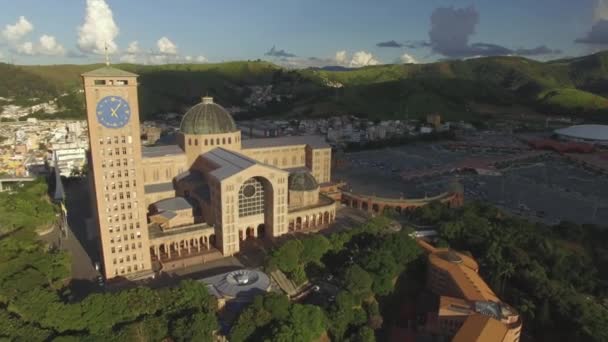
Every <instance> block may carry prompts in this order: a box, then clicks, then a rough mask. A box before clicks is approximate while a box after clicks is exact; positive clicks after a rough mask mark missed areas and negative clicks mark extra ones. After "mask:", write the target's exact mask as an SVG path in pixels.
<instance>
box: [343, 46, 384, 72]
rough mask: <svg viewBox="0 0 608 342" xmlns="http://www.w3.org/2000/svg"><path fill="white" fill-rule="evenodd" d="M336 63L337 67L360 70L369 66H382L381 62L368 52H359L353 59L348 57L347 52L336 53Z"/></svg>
mask: <svg viewBox="0 0 608 342" xmlns="http://www.w3.org/2000/svg"><path fill="white" fill-rule="evenodd" d="M334 61H335V63H336V64H337V65H341V66H348V67H351V68H360V67H364V66H367V65H378V64H380V61H379V60H377V59H376V57H374V55H372V54H371V53H370V52H367V51H357V52H355V53H354V54H353V56H352V58H350V57H349V56H348V53H347V52H346V51H345V50H342V51H338V52H336V55H335V57H334Z"/></svg>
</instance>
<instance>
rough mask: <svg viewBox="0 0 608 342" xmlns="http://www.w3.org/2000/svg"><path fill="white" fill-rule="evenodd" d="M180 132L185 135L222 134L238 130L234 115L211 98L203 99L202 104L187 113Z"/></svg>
mask: <svg viewBox="0 0 608 342" xmlns="http://www.w3.org/2000/svg"><path fill="white" fill-rule="evenodd" d="M179 130H180V132H182V133H184V134H222V133H230V132H235V131H236V130H237V129H236V124H235V123H234V119H233V118H232V115H230V113H228V112H227V111H226V110H225V109H224V107H222V106H220V105H218V104H216V103H213V98H211V97H203V101H202V102H201V103H199V104H197V105H195V106H194V107H192V108H190V110H189V111H188V112H186V114H185V115H184V118H183V119H182V123H181V125H180V128H179Z"/></svg>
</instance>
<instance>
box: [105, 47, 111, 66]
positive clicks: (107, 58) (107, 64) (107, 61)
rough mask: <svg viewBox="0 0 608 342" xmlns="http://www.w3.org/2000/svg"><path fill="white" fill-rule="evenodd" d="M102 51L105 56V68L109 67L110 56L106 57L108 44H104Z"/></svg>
mask: <svg viewBox="0 0 608 342" xmlns="http://www.w3.org/2000/svg"><path fill="white" fill-rule="evenodd" d="M104 50H105V54H106V66H110V55H108V43H105V44H104Z"/></svg>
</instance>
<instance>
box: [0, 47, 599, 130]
mask: <svg viewBox="0 0 608 342" xmlns="http://www.w3.org/2000/svg"><path fill="white" fill-rule="evenodd" d="M100 66H101V65H48V66H12V65H7V64H0V80H1V81H0V96H2V97H13V98H15V99H18V100H19V101H24V99H28V98H31V97H37V98H49V97H54V96H56V95H57V94H59V93H62V92H66V91H70V90H74V89H78V88H79V87H80V74H82V73H83V72H85V71H89V70H93V69H95V68H97V67H100ZM116 67H117V68H121V69H124V70H127V71H131V72H135V73H137V74H139V75H140V83H141V86H140V88H139V89H140V104H141V111H142V115H143V116H144V117H150V116H153V115H154V114H156V113H159V112H167V111H173V112H183V111H185V110H186V109H187V108H188V107H189V106H191V105H193V104H194V103H196V102H198V100H199V98H200V96H201V95H205V94H209V95H212V96H214V97H216V98H217V101H218V102H219V103H222V104H223V105H224V106H226V107H229V106H245V103H244V99H245V98H246V97H247V96H248V95H249V94H250V89H249V87H248V86H252V85H268V84H272V85H273V86H274V88H273V89H274V90H273V91H274V92H275V93H279V94H284V95H286V94H289V95H292V97H291V99H288V100H283V101H281V102H272V103H269V104H268V105H267V106H265V107H262V108H257V109H255V108H251V109H250V110H249V113H248V114H249V115H252V116H260V115H263V116H282V117H284V116H297V117H303V116H304V117H306V116H323V115H330V114H341V113H354V114H359V115H365V116H369V117H372V118H403V117H406V116H409V117H414V116H423V115H426V114H427V113H430V112H440V113H442V114H443V115H444V116H447V117H453V118H462V117H467V116H469V115H470V114H471V113H472V112H474V111H475V110H476V108H480V107H478V106H472V104H480V103H481V104H488V105H492V106H510V105H518V106H526V107H528V108H532V109H534V110H537V111H541V112H546V113H553V114H571V115H590V114H603V113H604V112H607V113H608V100H606V97H608V53H597V54H594V55H589V56H585V57H579V58H572V59H561V60H555V61H550V62H539V61H533V60H529V59H526V58H522V57H486V58H477V59H470V60H465V61H459V60H454V61H441V62H436V63H429V64H401V65H379V66H369V67H364V68H360V69H352V70H345V71H327V70H319V69H305V70H286V69H282V68H280V67H278V66H276V65H273V64H271V63H268V62H263V61H249V62H227V63H217V64H169V65H134V64H117V65H116ZM330 82H331V83H339V84H341V85H343V87H341V88H331V87H328V86H326V84H328V83H330ZM70 102H71V103H78V101H70ZM0 105H2V103H0ZM472 108H473V109H472ZM81 110H82V108H73V110H72V112H78V111H81Z"/></svg>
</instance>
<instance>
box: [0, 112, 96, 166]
mask: <svg viewBox="0 0 608 342" xmlns="http://www.w3.org/2000/svg"><path fill="white" fill-rule="evenodd" d="M0 137H1V138H0V139H1V142H0V173H1V174H4V175H9V176H19V177H23V176H36V175H41V174H44V173H46V172H47V170H48V167H49V165H54V164H53V161H54V160H55V159H57V165H58V167H59V169H60V171H61V175H62V176H66V177H67V176H71V175H75V174H79V173H80V172H82V169H83V167H84V165H85V164H86V150H87V149H88V146H89V140H88V133H87V123H86V121H83V120H56V121H43V120H36V119H33V118H30V119H27V120H26V121H17V122H4V123H2V124H1V125H0Z"/></svg>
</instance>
